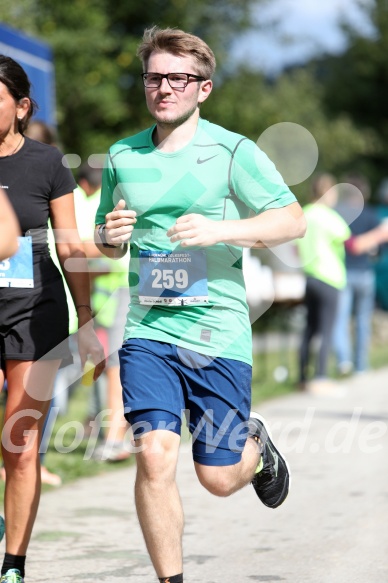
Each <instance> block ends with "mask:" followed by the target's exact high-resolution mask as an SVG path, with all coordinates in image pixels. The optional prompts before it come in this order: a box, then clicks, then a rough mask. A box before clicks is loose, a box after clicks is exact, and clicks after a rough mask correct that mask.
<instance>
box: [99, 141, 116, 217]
mask: <svg viewBox="0 0 388 583" xmlns="http://www.w3.org/2000/svg"><path fill="white" fill-rule="evenodd" d="M117 192H118V186H117V181H116V172H115V168H114V166H113V162H112V157H111V153H110V152H109V153H108V155H107V156H106V159H105V164H104V169H103V171H102V183H101V199H100V204H99V206H98V209H97V213H96V225H101V224H103V223H105V215H106V214H107V213H110V212H112V210H113V209H114V207H115V202H114V200H116V198H117ZM115 193H116V196H115Z"/></svg>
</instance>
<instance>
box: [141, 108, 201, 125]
mask: <svg viewBox="0 0 388 583" xmlns="http://www.w3.org/2000/svg"><path fill="white" fill-rule="evenodd" d="M197 107H198V104H196V105H195V106H194V107H193V108H192V109H190V110H189V111H187V112H186V113H184V114H183V115H181V116H180V117H178V118H176V119H173V120H170V121H163V120H159V119H158V116H157V115H152V117H153V118H154V120H155V121H156V122H157V124H158V126H159V127H160V128H161V129H163V130H171V129H175V128H178V127H179V126H181V125H182V124H184V123H185V122H186V121H187V120H188V119H190V117H191V116H192V115H194V113H195V112H196V110H197Z"/></svg>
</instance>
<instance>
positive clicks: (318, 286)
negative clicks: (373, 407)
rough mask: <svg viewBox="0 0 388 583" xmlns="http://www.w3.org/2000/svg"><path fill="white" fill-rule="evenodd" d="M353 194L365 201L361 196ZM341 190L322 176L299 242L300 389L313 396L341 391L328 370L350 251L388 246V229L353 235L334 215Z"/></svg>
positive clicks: (353, 213) (355, 211)
mask: <svg viewBox="0 0 388 583" xmlns="http://www.w3.org/2000/svg"><path fill="white" fill-rule="evenodd" d="M349 190H352V191H353V193H352V194H354V195H356V194H357V193H358V197H359V198H361V199H362V196H361V193H360V192H359V191H358V189H356V188H355V187H354V186H352V185H349V184H348V185H346V192H347V193H349ZM338 192H339V189H338V186H337V185H336V184H335V179H334V177H333V176H331V175H329V174H321V175H318V176H317V177H316V178H315V179H314V181H313V184H312V198H313V202H312V203H311V204H308V205H307V206H306V207H305V208H304V209H303V210H304V213H305V216H306V220H307V233H306V235H305V237H304V239H300V240H298V241H297V242H296V244H297V247H298V249H299V254H300V258H301V263H302V268H303V270H304V272H305V275H306V293H305V300H304V302H305V306H306V310H307V314H306V326H305V329H304V332H303V337H302V343H301V347H300V360H299V383H300V386H301V388H308V390H309V391H310V392H312V393H317V394H330V393H332V392H333V391H336V390H337V387H336V386H335V384H334V383H333V382H330V381H328V379H327V364H328V358H329V354H330V349H331V346H332V336H333V329H334V325H335V319H336V314H337V308H338V302H339V298H340V294H341V290H343V289H344V288H345V286H346V265H345V249H346V251H347V252H349V253H350V254H353V255H362V254H365V253H367V252H369V251H370V250H371V249H373V248H375V247H376V246H378V245H379V244H381V243H382V242H384V241H387V240H388V228H387V226H384V225H378V226H376V227H375V228H372V229H370V230H368V231H367V232H364V233H361V234H354V235H352V233H351V230H350V228H349V226H348V224H347V222H346V221H345V220H344V219H343V218H342V217H341V216H340V214H339V213H338V212H337V211H336V210H334V208H333V207H335V206H336V205H337V203H338ZM360 212H361V207H352V208H351V207H349V208H348V214H347V218H348V219H349V222H351V221H354V220H355V218H356V217H357V216H358V215H359V214H360ZM313 339H317V340H318V341H319V348H318V354H317V362H316V367H315V373H314V378H313V381H311V382H309V383H308V385H306V382H307V381H308V366H309V361H310V346H311V343H312V341H313Z"/></svg>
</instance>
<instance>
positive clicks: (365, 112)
mask: <svg viewBox="0 0 388 583" xmlns="http://www.w3.org/2000/svg"><path fill="white" fill-rule="evenodd" d="M359 4H360V7H362V9H363V10H364V13H365V18H366V19H369V20H370V22H371V24H372V26H373V30H374V32H373V34H371V35H368V36H366V35H365V34H363V33H361V32H360V31H359V30H357V29H355V28H352V27H351V26H350V25H346V26H344V27H343V28H344V31H345V33H346V35H347V47H348V48H347V50H346V51H345V52H344V53H343V54H341V55H339V56H335V57H330V58H325V59H321V60H319V61H318V62H317V63H316V65H315V70H316V72H317V74H318V76H319V78H320V80H321V83H322V86H323V88H324V94H323V100H322V103H323V106H324V107H325V110H326V114H327V115H328V116H332V115H335V116H337V115H342V114H343V113H344V112H345V113H346V114H347V115H348V116H349V117H350V119H352V121H353V122H354V124H355V125H356V127H358V128H359V129H360V130H361V131H363V130H364V129H366V130H367V131H368V132H369V134H370V135H373V139H374V142H375V148H373V150H372V151H369V152H364V153H363V155H361V156H358V157H357V158H356V159H355V160H354V163H355V165H356V166H357V167H358V169H359V170H362V171H364V172H365V173H366V174H367V175H368V176H369V177H370V178H371V179H372V181H373V183H374V184H376V183H377V182H379V180H380V179H381V178H383V177H384V176H387V175H388V107H387V95H388V59H387V55H388V0H371V1H370V2H368V3H364V2H359Z"/></svg>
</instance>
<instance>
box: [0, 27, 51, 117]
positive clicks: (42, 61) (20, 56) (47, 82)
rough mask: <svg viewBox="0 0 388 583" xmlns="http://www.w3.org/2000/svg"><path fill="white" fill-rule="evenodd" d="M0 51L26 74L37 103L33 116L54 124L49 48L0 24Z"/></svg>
mask: <svg viewBox="0 0 388 583" xmlns="http://www.w3.org/2000/svg"><path fill="white" fill-rule="evenodd" d="M0 54H3V55H7V56H8V57H12V59H15V61H17V62H18V63H19V64H20V65H21V66H22V67H23V69H24V70H25V72H26V73H27V75H28V77H29V79H30V81H31V86H32V97H33V98H34V100H35V101H36V103H37V104H38V106H39V109H38V111H37V112H36V114H35V116H34V118H35V119H40V120H42V121H44V122H45V123H47V124H50V125H52V126H55V125H56V119H55V76H54V63H53V53H52V50H51V47H50V46H49V45H48V44H46V43H44V42H42V41H40V40H37V39H35V38H32V37H29V36H27V35H25V34H24V33H22V32H20V31H18V30H14V29H12V28H10V27H8V26H6V25H4V24H0Z"/></svg>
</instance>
